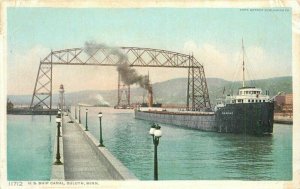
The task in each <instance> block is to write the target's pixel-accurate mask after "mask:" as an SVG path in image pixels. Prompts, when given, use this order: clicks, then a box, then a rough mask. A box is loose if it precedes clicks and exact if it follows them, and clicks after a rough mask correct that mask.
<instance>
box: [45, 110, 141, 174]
mask: <svg viewBox="0 0 300 189" xmlns="http://www.w3.org/2000/svg"><path fill="white" fill-rule="evenodd" d="M60 144H61V146H62V148H61V149H62V150H61V156H62V162H63V165H53V166H52V178H51V180H138V179H137V178H136V177H135V176H134V175H133V174H132V173H131V172H130V171H129V170H128V169H127V168H126V167H125V166H124V165H123V164H122V163H121V162H120V161H119V160H118V159H117V158H115V157H114V156H113V155H112V154H111V153H110V152H109V151H108V150H107V149H106V148H105V147H98V144H99V143H98V141H97V140H96V139H95V137H94V136H93V135H91V134H90V133H89V131H84V128H83V126H82V125H81V124H78V123H77V120H74V119H73V118H72V117H71V116H67V115H65V116H64V119H63V127H62V137H61V141H60ZM55 146H56V144H55ZM55 155H56V147H54V151H53V156H54V159H55Z"/></svg>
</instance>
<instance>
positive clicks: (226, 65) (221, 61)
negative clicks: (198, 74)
mask: <svg viewBox="0 0 300 189" xmlns="http://www.w3.org/2000/svg"><path fill="white" fill-rule="evenodd" d="M184 52H185V53H186V54H193V55H194V57H195V58H196V59H197V60H198V61H199V62H200V63H202V64H203V65H204V70H205V75H206V77H221V78H225V79H229V78H230V77H231V76H232V74H233V70H232V69H233V68H232V67H233V65H232V64H233V62H231V61H230V58H231V57H230V55H228V54H226V53H225V52H222V51H221V50H220V49H218V48H217V47H216V46H214V45H212V44H209V43H205V44H203V45H201V46H198V45H197V44H196V43H195V42H193V41H188V42H186V43H185V44H184Z"/></svg>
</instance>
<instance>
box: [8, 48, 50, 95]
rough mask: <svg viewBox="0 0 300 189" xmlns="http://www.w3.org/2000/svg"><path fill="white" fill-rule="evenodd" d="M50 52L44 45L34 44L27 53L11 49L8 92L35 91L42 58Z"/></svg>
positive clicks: (28, 92) (25, 92) (23, 92)
mask: <svg viewBox="0 0 300 189" xmlns="http://www.w3.org/2000/svg"><path fill="white" fill-rule="evenodd" d="M49 52H50V50H49V49H47V48H45V47H42V46H38V45H37V46H34V47H33V48H31V49H29V50H28V51H26V52H25V53H20V52H14V51H11V52H9V54H8V60H7V90H8V91H7V92H8V94H20V93H21V94H30V93H32V91H33V87H34V84H35V79H36V74H37V71H38V67H39V63H40V58H42V57H45V56H46V55H47V54H48V53H49Z"/></svg>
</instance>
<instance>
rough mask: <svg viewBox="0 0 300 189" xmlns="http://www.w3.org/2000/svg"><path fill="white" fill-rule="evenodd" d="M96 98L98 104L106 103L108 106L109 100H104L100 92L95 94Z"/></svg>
mask: <svg viewBox="0 0 300 189" xmlns="http://www.w3.org/2000/svg"><path fill="white" fill-rule="evenodd" d="M96 98H97V100H98V101H99V104H100V105H107V106H110V104H109V102H107V101H105V100H104V98H103V97H102V96H101V95H100V94H97V95H96Z"/></svg>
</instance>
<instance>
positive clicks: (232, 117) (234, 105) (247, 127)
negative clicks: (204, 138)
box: [215, 42, 274, 135]
mask: <svg viewBox="0 0 300 189" xmlns="http://www.w3.org/2000/svg"><path fill="white" fill-rule="evenodd" d="M242 50H243V84H242V87H241V88H239V90H238V93H237V95H227V96H226V97H225V99H223V100H222V99H221V100H219V101H218V103H217V105H216V106H215V114H216V126H217V127H218V131H219V132H229V133H248V134H254V135H264V134H271V133H272V132H273V120H274V100H273V98H270V97H269V95H268V91H266V94H263V92H262V90H261V89H260V88H256V87H248V86H246V85H245V60H244V53H245V50H244V44H243V42H242Z"/></svg>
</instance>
